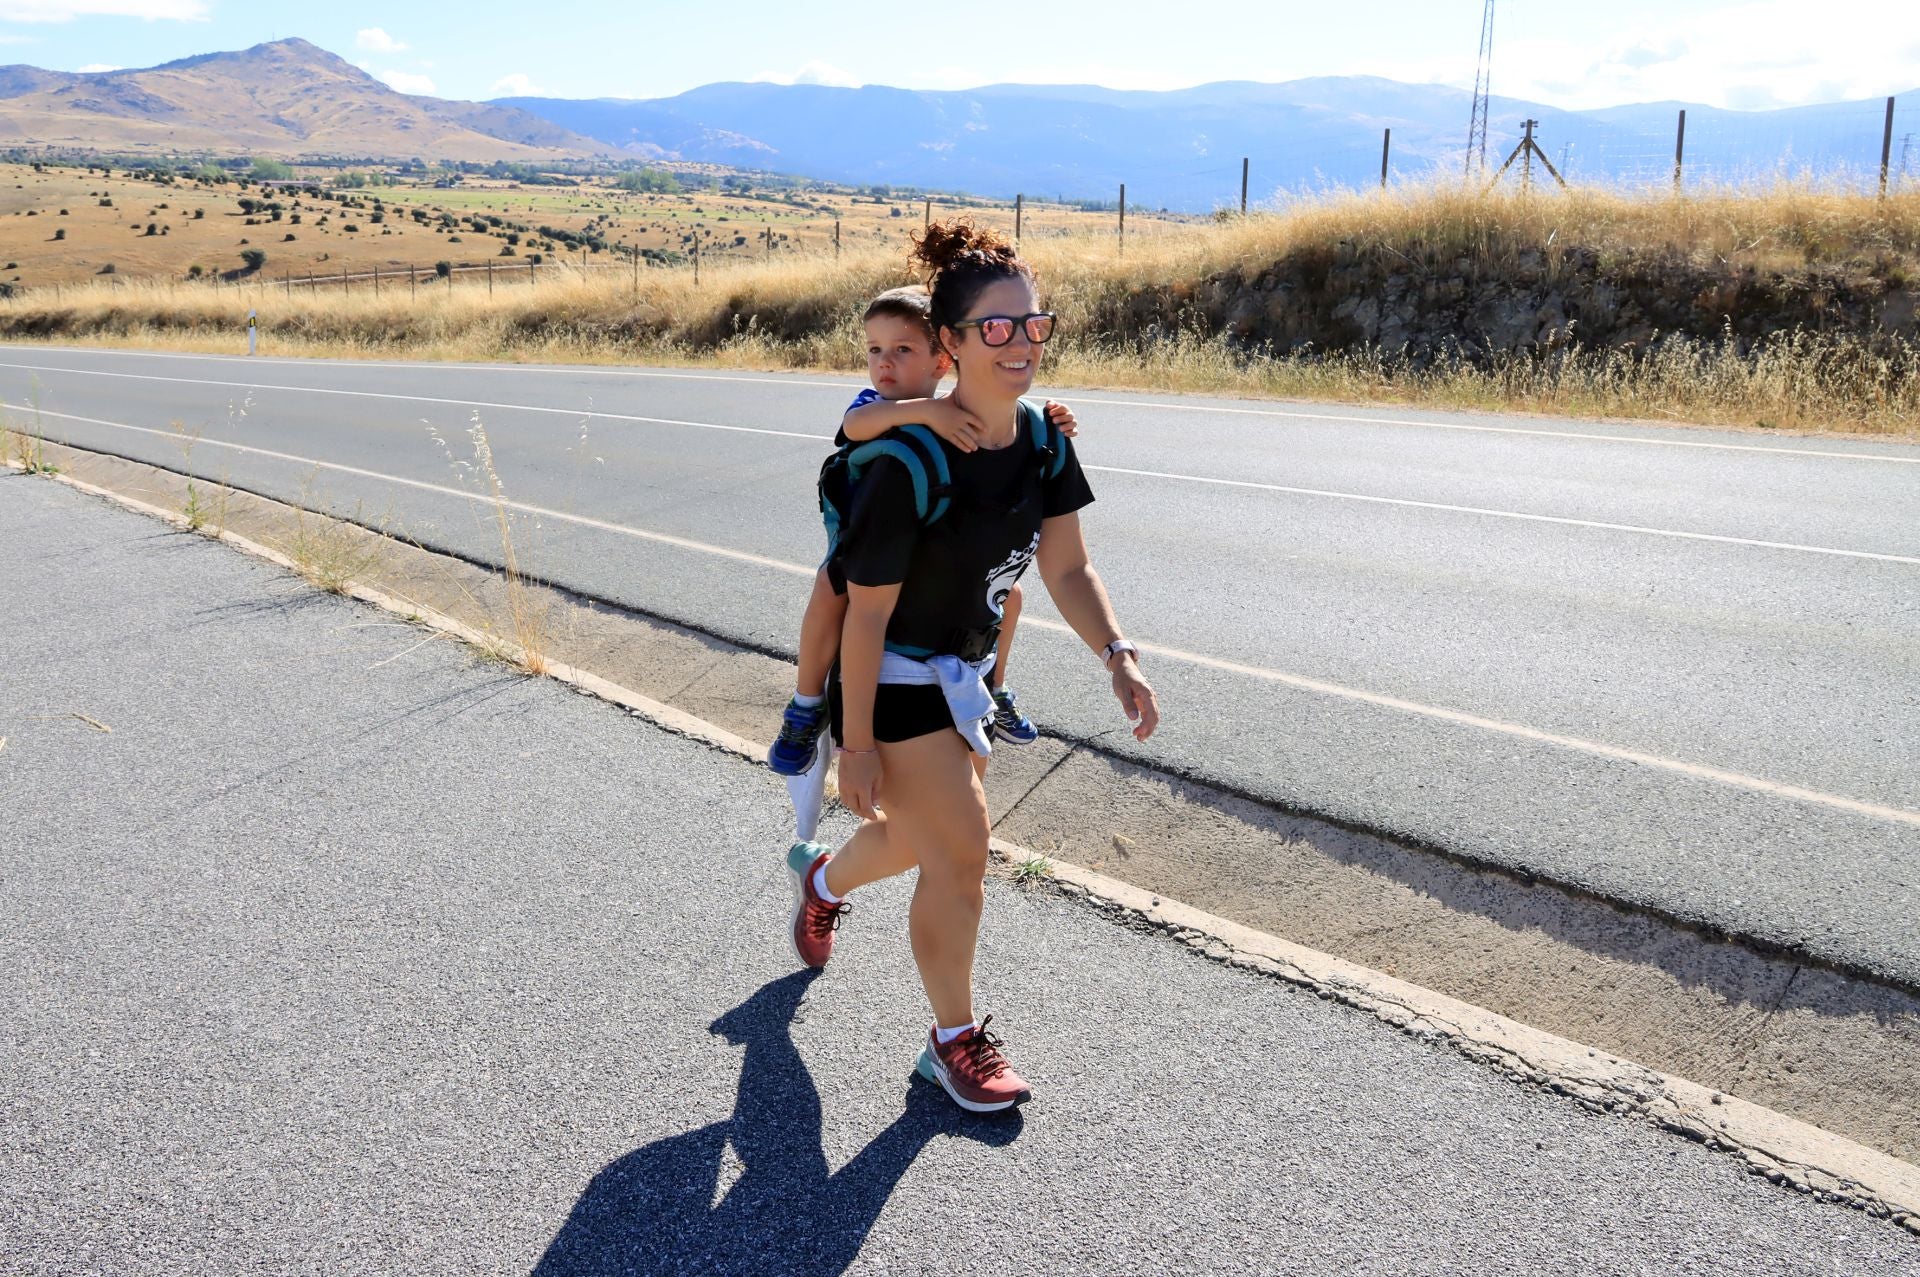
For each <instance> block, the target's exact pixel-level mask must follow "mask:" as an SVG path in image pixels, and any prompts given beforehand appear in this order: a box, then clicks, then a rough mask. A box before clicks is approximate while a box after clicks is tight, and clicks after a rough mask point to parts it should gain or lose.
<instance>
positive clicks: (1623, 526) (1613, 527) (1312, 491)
mask: <svg viewBox="0 0 1920 1277" xmlns="http://www.w3.org/2000/svg"><path fill="white" fill-rule="evenodd" d="M1084 468H1085V469H1087V470H1098V471H1101V472H1103V473H1106V474H1131V475H1140V476H1143V477H1146V478H1150V479H1177V480H1180V481H1181V482H1183V483H1209V484H1214V485H1216V486H1219V487H1223V488H1252V489H1255V490H1257V491H1261V492H1288V493H1293V494H1295V495H1297V496H1303V497H1332V498H1334V499H1336V500H1340V501H1367V502H1372V503H1375V504H1378V505H1404V506H1414V507H1416V508H1418V509H1422V510H1446V511H1450V512H1453V513H1455V514H1479V515H1485V516H1487V517H1488V518H1492V519H1525V520H1528V521H1530V522H1533V523H1559V524H1565V525H1566V526H1568V527H1574V528H1600V529H1604V530H1606V531H1609V532H1637V533H1640V534H1642V535H1644V536H1652V537H1679V538H1683V539H1685V540H1688V541H1718V542H1720V543H1722V544H1724V545H1751V546H1757V547H1760V548H1762V549H1767V550H1794V551H1798V552H1799V553H1801V554H1835V555H1841V556H1844V557H1846V558H1850V559H1878V560H1880V561H1882V562H1885V563H1911V564H1914V565H1915V566H1920V558H1913V557H1910V556H1908V555H1904V554H1879V553H1876V552H1874V551H1872V550H1836V549H1832V548H1831V547H1828V546H1823V545H1800V544H1797V543H1795V542H1792V541H1758V540H1755V539H1753V538H1752V537H1728V536H1718V535H1716V534H1714V533H1711V532H1680V531H1676V530H1674V529H1672V528H1648V527H1642V526H1640V525H1639V524H1637V523H1601V522H1599V521H1598V520H1594V519H1569V518H1564V517H1562V516H1560V515H1554V514H1523V513H1521V512H1519V511H1517V510H1487V509H1483V508H1481V507H1479V506H1471V505H1445V504H1443V503H1441V502H1438V501H1410V500H1407V499H1405V498H1403V497H1370V496H1365V495H1362V494H1360V493H1357V492H1326V491H1322V490H1321V489H1319V488H1289V487H1286V486H1284V485H1282V484H1277V483H1255V482H1252V481H1251V480H1246V479H1206V478H1202V477H1200V476H1199V475H1191V474H1167V473H1165V472H1163V471H1159V470H1126V469H1122V468H1121V467H1119V466H1086V467H1084Z"/></svg>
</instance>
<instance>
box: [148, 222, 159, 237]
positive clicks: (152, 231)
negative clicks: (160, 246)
mask: <svg viewBox="0 0 1920 1277" xmlns="http://www.w3.org/2000/svg"><path fill="white" fill-rule="evenodd" d="M159 233H160V227H159V225H158V224H157V223H154V222H148V223H147V234H149V235H158V234H159Z"/></svg>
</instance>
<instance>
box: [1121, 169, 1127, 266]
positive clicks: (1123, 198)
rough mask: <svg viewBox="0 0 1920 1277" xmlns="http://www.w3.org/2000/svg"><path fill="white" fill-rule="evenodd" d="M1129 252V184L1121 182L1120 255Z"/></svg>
mask: <svg viewBox="0 0 1920 1277" xmlns="http://www.w3.org/2000/svg"><path fill="white" fill-rule="evenodd" d="M1126 254H1127V184H1126V183H1125V182H1122V183H1120V255H1121V256H1122V257H1125V256H1126Z"/></svg>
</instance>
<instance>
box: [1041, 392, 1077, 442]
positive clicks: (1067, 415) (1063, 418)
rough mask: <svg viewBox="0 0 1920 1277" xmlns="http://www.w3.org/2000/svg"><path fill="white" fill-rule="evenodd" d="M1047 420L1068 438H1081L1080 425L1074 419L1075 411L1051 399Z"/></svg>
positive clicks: (1048, 402)
mask: <svg viewBox="0 0 1920 1277" xmlns="http://www.w3.org/2000/svg"><path fill="white" fill-rule="evenodd" d="M1047 420H1048V421H1051V422H1052V423H1053V428H1054V429H1055V430H1058V431H1059V432H1060V433H1061V434H1063V435H1065V436H1066V437H1067V438H1069V439H1078V438H1079V437H1080V423H1079V422H1078V421H1076V420H1075V419H1074V416H1073V409H1071V408H1069V407H1067V406H1066V405H1065V404H1063V403H1055V402H1054V401H1053V400H1051V399H1049V400H1047Z"/></svg>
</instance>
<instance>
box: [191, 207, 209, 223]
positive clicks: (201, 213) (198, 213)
mask: <svg viewBox="0 0 1920 1277" xmlns="http://www.w3.org/2000/svg"><path fill="white" fill-rule="evenodd" d="M206 215H207V210H206V209H204V208H196V209H194V210H193V220H194V221H196V222H197V221H199V220H200V219H201V218H203V217H205V216H206Z"/></svg>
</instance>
